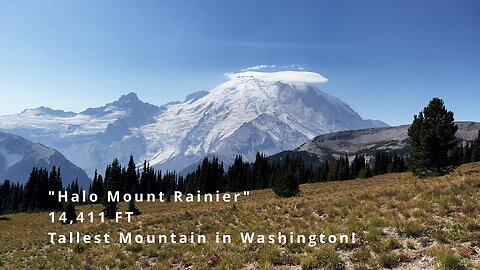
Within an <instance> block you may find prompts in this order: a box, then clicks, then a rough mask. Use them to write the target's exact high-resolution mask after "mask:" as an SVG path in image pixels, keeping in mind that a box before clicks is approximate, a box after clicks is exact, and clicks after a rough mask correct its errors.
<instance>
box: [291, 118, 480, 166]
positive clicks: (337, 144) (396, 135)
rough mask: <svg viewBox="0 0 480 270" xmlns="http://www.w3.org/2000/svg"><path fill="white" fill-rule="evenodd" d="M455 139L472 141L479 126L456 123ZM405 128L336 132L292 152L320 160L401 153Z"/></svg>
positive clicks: (402, 152)
mask: <svg viewBox="0 0 480 270" xmlns="http://www.w3.org/2000/svg"><path fill="white" fill-rule="evenodd" d="M457 125H458V131H457V134H456V137H457V139H459V140H464V141H472V140H474V139H475V138H476V136H477V135H478V131H479V130H480V123H477V122H457ZM408 128H409V125H404V126H397V127H385V128H370V129H362V130H349V131H340V132H334V133H329V134H323V135H320V136H317V137H315V138H313V139H312V140H310V141H308V142H306V143H304V144H302V145H301V146H300V147H298V148H296V149H295V150H294V151H293V152H295V154H297V155H299V154H301V153H305V152H306V153H310V154H314V155H316V156H317V157H318V158H319V159H320V160H325V159H330V158H332V157H338V156H340V155H344V154H348V155H354V154H357V153H359V154H364V155H366V156H373V155H374V153H375V152H376V151H377V150H388V151H396V152H397V153H399V154H405V153H406V152H407V151H408V147H409V145H408V134H407V132H408Z"/></svg>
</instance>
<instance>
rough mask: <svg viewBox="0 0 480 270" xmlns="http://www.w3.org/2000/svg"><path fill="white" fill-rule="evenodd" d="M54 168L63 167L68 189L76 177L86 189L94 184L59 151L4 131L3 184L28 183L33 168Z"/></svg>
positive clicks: (0, 146) (0, 140) (0, 143)
mask: <svg viewBox="0 0 480 270" xmlns="http://www.w3.org/2000/svg"><path fill="white" fill-rule="evenodd" d="M53 166H56V167H57V168H59V167H60V169H61V176H62V181H63V186H64V187H66V186H67V185H69V184H71V183H72V181H73V180H75V178H78V183H79V185H80V186H81V187H83V188H88V186H89V185H90V183H91V180H90V178H88V176H87V174H86V173H85V172H84V171H83V170H82V169H80V168H79V167H77V166H76V165H75V164H73V163H72V162H70V161H69V160H68V159H66V158H65V157H64V156H63V155H62V154H61V153H60V152H58V151H57V150H55V149H52V148H48V147H46V146H45V145H42V144H39V143H33V142H31V141H29V140H27V139H25V138H22V137H20V136H18V135H15V134H11V133H8V132H1V131H0V183H2V182H3V180H5V179H8V180H11V181H12V182H19V183H21V184H25V183H26V182H27V180H28V178H29V176H30V172H31V171H32V168H33V167H39V168H40V167H42V168H46V169H48V170H49V171H50V170H51V169H52V167H53Z"/></svg>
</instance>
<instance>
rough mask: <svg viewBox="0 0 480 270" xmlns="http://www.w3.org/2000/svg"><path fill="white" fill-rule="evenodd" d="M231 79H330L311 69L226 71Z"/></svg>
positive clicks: (291, 81) (306, 80) (286, 80)
mask: <svg viewBox="0 0 480 270" xmlns="http://www.w3.org/2000/svg"><path fill="white" fill-rule="evenodd" d="M225 76H227V77H228V78H229V79H233V78H237V77H255V78H258V79H261V80H264V81H267V82H279V81H280V82H284V83H324V82H327V81H328V79H327V78H325V77H323V76H322V75H320V74H319V73H316V72H310V71H277V72H258V71H244V72H238V73H225Z"/></svg>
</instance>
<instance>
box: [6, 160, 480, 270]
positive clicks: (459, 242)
mask: <svg viewBox="0 0 480 270" xmlns="http://www.w3.org/2000/svg"><path fill="white" fill-rule="evenodd" d="M479 187H480V163H471V164H467V165H462V166H461V167H460V168H458V169H457V170H456V171H454V172H452V173H451V174H449V175H446V176H441V177H434V178H427V179H421V180H418V179H417V178H415V177H414V176H412V174H411V173H395V174H386V175H381V176H375V177H373V178H371V179H362V180H350V181H341V182H326V183H313V184H304V185H301V190H302V192H301V193H300V194H299V196H294V197H291V198H282V199H279V198H278V197H277V196H276V195H275V194H274V193H273V192H272V191H271V190H268V189H265V190H258V191H253V192H251V195H250V196H249V197H246V198H244V199H242V200H241V201H239V202H237V203H236V204H234V205H233V204H223V203H222V204H205V203H174V204H173V203H138V204H137V207H138V209H139V210H141V211H142V215H140V216H135V217H133V222H132V223H126V222H121V223H115V222H114V221H112V220H108V221H107V222H106V223H103V224H102V223H99V222H95V223H93V224H90V223H86V222H84V223H80V222H78V223H76V224H73V225H62V224H60V223H51V221H50V218H49V216H48V213H47V212H39V213H18V214H7V215H5V217H6V218H7V220H1V221H0V243H2V244H1V245H0V264H3V265H1V267H0V268H5V269H18V268H28V269H42V268H43V269H70V268H72V265H73V266H74V267H75V268H79V269H106V268H109V269H185V268H190V269H210V268H212V267H213V265H215V266H214V267H215V269H242V268H246V269H288V268H293V267H297V268H299V267H301V268H302V269H378V268H380V267H385V268H388V267H397V268H410V269H435V268H441V269H478V267H480V260H479V259H478V256H477V255H476V253H475V250H476V249H475V248H476V247H477V246H478V244H479V242H478V237H479V233H480V231H479V225H478V224H479V220H478V217H479V216H480V209H479V208H478V205H480V188H479ZM127 207H128V204H127V203H120V204H119V205H118V208H119V209H120V210H126V209H127ZM76 208H77V213H78V212H80V211H83V212H90V211H94V212H95V213H98V212H100V211H101V210H102V205H77V206H76ZM454 224H458V225H456V226H454ZM12 228H14V229H12ZM50 231H53V232H58V233H67V232H69V231H79V232H81V233H89V234H97V233H105V232H112V235H115V233H114V232H118V231H129V232H132V233H134V234H149V233H155V234H161V233H169V232H171V231H175V232H177V233H189V232H204V233H205V234H207V237H208V241H207V243H206V244H200V245H188V244H187V245H178V244H144V245H139V244H131V245H120V244H117V243H112V244H88V245H83V244H78V245H74V244H55V245H51V244H49V243H48V239H49V238H48V235H47V232H50ZM217 231H218V232H221V233H222V234H231V235H233V241H234V242H235V243H234V244H216V243H215V242H214V235H215V232H217ZM242 231H253V232H258V233H272V232H273V233H275V232H278V231H282V232H287V233H288V232H290V231H292V232H298V233H300V232H301V233H320V232H324V233H326V234H330V233H340V232H344V233H349V232H356V233H357V235H358V242H357V243H356V244H354V245H348V246H345V245H330V244H323V245H318V246H316V247H308V246H307V245H301V244H300V245H299V244H294V245H290V244H288V245H266V244H238V242H239V241H240V239H239V238H238V237H236V236H237V235H238V234H239V232H242ZM437 238H438V239H437ZM441 238H443V239H444V241H440V240H439V239H441ZM113 240H114V241H115V240H116V239H113ZM238 254H242V255H241V256H239V255H238ZM214 255H215V256H214ZM212 258H215V259H214V260H212Z"/></svg>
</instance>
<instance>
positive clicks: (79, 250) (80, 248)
mask: <svg viewBox="0 0 480 270" xmlns="http://www.w3.org/2000/svg"><path fill="white" fill-rule="evenodd" d="M85 249H87V244H85V243H78V244H75V245H73V248H72V250H73V252H75V253H82V252H84V251H85Z"/></svg>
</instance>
